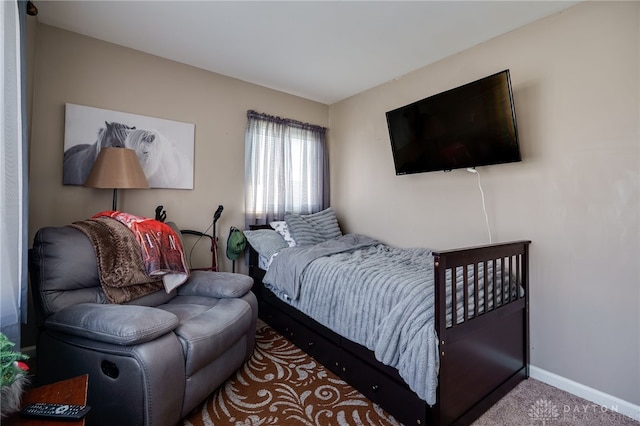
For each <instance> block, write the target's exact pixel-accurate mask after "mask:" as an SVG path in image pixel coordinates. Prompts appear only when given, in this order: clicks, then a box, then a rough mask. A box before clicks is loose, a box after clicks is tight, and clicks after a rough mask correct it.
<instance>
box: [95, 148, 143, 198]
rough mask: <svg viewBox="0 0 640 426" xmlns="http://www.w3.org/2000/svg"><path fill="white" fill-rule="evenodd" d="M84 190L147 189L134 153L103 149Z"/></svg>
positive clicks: (116, 149)
mask: <svg viewBox="0 0 640 426" xmlns="http://www.w3.org/2000/svg"><path fill="white" fill-rule="evenodd" d="M84 186H85V187H86V188H112V189H118V188H149V183H148V182H147V178H146V177H145V175H144V171H143V170H142V166H141V165H140V162H139V161H138V157H137V156H136V152H135V151H134V150H132V149H128V148H103V149H102V150H100V154H98V158H96V161H95V163H94V164H93V168H92V169H91V172H90V173H89V176H88V177H87V180H86V181H85V183H84Z"/></svg>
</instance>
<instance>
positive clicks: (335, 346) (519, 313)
mask: <svg viewBox="0 0 640 426" xmlns="http://www.w3.org/2000/svg"><path fill="white" fill-rule="evenodd" d="M251 229H252V230H256V229H271V228H270V227H269V226H268V225H265V226H252V227H251ZM529 244H530V242H529V241H516V242H510V243H499V244H491V245H487V246H481V247H473V248H464V249H456V250H447V251H440V252H432V256H433V260H434V277H435V299H436V300H435V324H436V332H437V335H438V342H439V353H440V360H439V362H440V366H439V375H438V386H437V390H436V403H435V405H433V406H430V405H429V404H427V403H426V402H425V401H424V400H422V399H421V398H419V397H418V395H416V393H415V392H413V391H412V390H411V389H410V388H409V386H408V385H407V384H406V382H405V381H404V380H403V379H402V378H401V377H400V375H399V374H398V370H396V369H395V368H393V367H389V366H387V365H384V364H382V363H380V362H379V361H377V360H376V358H375V356H374V353H373V352H372V351H371V350H369V349H367V348H366V347H364V346H362V345H360V344H357V343H354V342H353V341H350V340H349V339H346V338H345V337H342V336H340V335H339V334H337V333H335V332H333V331H332V330H330V329H329V328H327V327H325V326H323V325H322V324H320V323H318V322H317V321H315V320H314V319H312V318H310V317H309V316H307V315H306V314H304V313H302V312H300V311H299V310H297V309H296V308H294V307H293V306H291V305H289V304H288V303H286V302H285V301H283V300H282V299H281V298H279V297H278V296H276V295H275V294H274V293H273V292H272V291H271V290H269V289H268V288H267V287H266V286H265V285H264V284H263V282H262V279H263V277H264V275H265V271H264V270H263V269H261V268H260V266H259V256H258V253H257V252H256V251H255V250H254V249H253V247H251V246H250V256H249V275H250V276H251V277H253V279H254V287H253V291H254V293H255V294H256V296H257V298H258V303H259V316H260V318H261V319H262V320H263V321H264V322H266V323H267V324H269V325H270V326H271V327H273V328H274V329H275V330H277V331H278V332H279V333H281V334H282V335H283V336H285V337H286V338H288V339H289V340H290V341H291V342H292V343H294V344H295V345H296V346H298V347H300V348H301V349H302V350H304V351H305V352H307V353H308V354H309V355H311V356H312V357H314V358H315V359H316V360H317V361H319V362H320V363H322V364H323V365H324V366H326V367H327V368H328V369H329V370H331V371H332V372H334V373H335V374H336V375H338V376H339V377H341V378H342V379H343V380H345V381H346V382H348V383H349V384H351V385H352V386H353V387H354V388H356V389H357V390H359V391H360V392H361V393H363V394H364V395H365V396H366V397H367V398H369V399H371V400H372V401H373V402H375V403H377V404H379V405H380V406H381V407H383V408H384V409H385V410H386V411H387V412H388V413H389V414H391V415H393V416H394V417H395V418H396V419H397V420H398V421H400V422H402V423H403V424H405V425H425V424H433V425H449V424H470V423H472V422H473V420H475V419H476V418H478V417H479V416H480V415H481V414H482V413H484V412H485V411H486V410H487V409H488V408H489V407H490V406H491V405H493V404H494V403H495V402H496V401H498V400H499V399H500V398H502V397H503V396H504V395H505V394H506V393H507V392H509V391H510V390H511V389H513V388H514V387H515V386H516V385H517V384H518V383H519V382H520V381H522V380H523V379H525V378H527V377H528V376H529V349H528V348H529V315H528V304H529V298H528V297H529V296H528V294H529V288H528V286H529V281H528V269H529V265H528V258H529V255H528V254H529V253H528V247H529ZM496 265H504V268H502V271H505V270H508V271H510V274H511V275H513V276H514V277H515V278H516V279H515V280H505V279H504V277H503V279H502V280H501V281H500V282H496V281H494V282H493V284H492V285H491V286H490V285H489V283H488V282H487V280H480V279H479V278H482V274H479V273H478V268H479V267H480V268H481V269H482V268H484V269H485V270H489V269H491V268H492V270H495V271H497V272H498V273H497V274H496V275H499V273H500V272H499V269H500V268H496ZM451 275H454V276H458V275H460V276H461V277H462V278H461V280H462V281H463V284H464V285H463V286H462V287H461V288H463V291H460V288H458V291H449V292H447V289H446V285H447V284H446V283H447V282H449V285H453V284H451V283H452V282H453V283H455V281H456V280H451ZM447 276H449V279H448V280H447ZM494 279H495V278H494ZM502 283H505V284H502ZM503 285H504V286H505V287H512V288H509V289H508V290H510V291H505V289H504V288H503ZM447 298H448V299H449V300H448V301H449V303H450V304H451V303H453V306H462V310H461V312H458V313H457V315H450V316H449V317H447V312H446V308H445V306H446V303H447ZM458 299H460V300H458ZM470 301H471V302H470ZM473 301H479V302H483V306H485V307H487V309H486V310H484V308H482V309H481V306H480V303H478V309H479V311H478V312H476V311H475V309H476V306H475V305H474V303H473Z"/></svg>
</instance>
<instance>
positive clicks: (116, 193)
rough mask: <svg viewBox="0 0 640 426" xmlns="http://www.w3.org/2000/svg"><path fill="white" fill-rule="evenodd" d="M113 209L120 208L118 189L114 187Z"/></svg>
mask: <svg viewBox="0 0 640 426" xmlns="http://www.w3.org/2000/svg"><path fill="white" fill-rule="evenodd" d="M111 210H113V211H117V210H118V189H117V188H113V207H112V208H111Z"/></svg>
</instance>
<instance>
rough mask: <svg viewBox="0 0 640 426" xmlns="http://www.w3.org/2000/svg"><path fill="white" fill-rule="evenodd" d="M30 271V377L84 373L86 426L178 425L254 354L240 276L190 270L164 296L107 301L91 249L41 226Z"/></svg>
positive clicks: (63, 230)
mask: <svg viewBox="0 0 640 426" xmlns="http://www.w3.org/2000/svg"><path fill="white" fill-rule="evenodd" d="M29 269H30V277H31V286H32V294H33V298H34V304H35V306H36V322H37V324H38V325H39V327H40V334H39V338H38V344H37V356H36V358H37V367H36V374H37V384H39V385H42V384H47V383H52V382H55V381H58V380H63V379H68V378H71V377H75V376H78V375H82V374H88V375H89V385H88V400H87V403H88V405H90V406H91V407H92V408H91V411H90V413H89V414H88V416H87V424H88V425H92V424H104V425H121V426H124V425H175V424H177V423H178V422H179V421H180V419H181V418H183V417H185V416H186V415H187V414H189V412H191V411H192V410H193V409H194V408H195V407H197V406H198V404H200V403H201V402H202V401H203V400H205V399H206V398H207V396H208V395H209V394H211V393H212V391H214V390H215V389H216V388H217V387H219V386H220V385H221V384H222V383H223V382H224V381H225V380H226V379H227V378H228V377H229V376H230V375H232V374H233V373H234V372H235V371H236V370H237V369H238V368H239V367H241V366H242V364H243V363H244V362H245V361H246V360H248V359H249V357H250V356H251V354H252V352H253V347H254V343H255V330H256V320H257V314H258V304H257V301H256V298H255V296H254V294H253V293H252V292H251V287H252V284H253V280H252V279H251V278H250V277H247V276H245V275H240V274H232V273H225V272H211V271H194V272H192V273H191V274H190V276H189V279H188V281H187V282H186V283H185V284H183V285H181V286H180V287H178V288H177V289H175V290H173V291H172V292H171V293H169V294H167V293H166V291H165V290H164V289H161V290H159V291H156V292H155V293H152V294H148V295H146V296H143V297H140V298H138V299H135V300H133V301H131V302H128V303H127V304H111V303H107V302H106V299H105V294H104V292H103V290H102V288H101V284H100V281H99V276H98V267H97V265H96V255H95V252H94V247H93V245H92V243H91V241H90V240H89V238H88V237H87V236H86V235H85V234H84V233H83V232H81V231H79V230H78V229H75V228H73V227H47V228H42V229H40V230H39V231H38V232H37V233H36V235H35V237H34V242H33V248H31V249H30V250H29Z"/></svg>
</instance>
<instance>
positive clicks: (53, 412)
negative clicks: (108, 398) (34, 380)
mask: <svg viewBox="0 0 640 426" xmlns="http://www.w3.org/2000/svg"><path fill="white" fill-rule="evenodd" d="M90 409H91V407H89V406H88V405H73V404H55V403H52V402H35V403H33V404H29V405H27V406H26V407H24V408H23V409H22V410H21V411H20V414H22V415H23V416H27V417H39V418H43V419H45V418H46V419H51V420H54V419H55V420H80V419H81V418H83V417H84V416H85V415H86V414H87V413H88V412H89V410H90Z"/></svg>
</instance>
